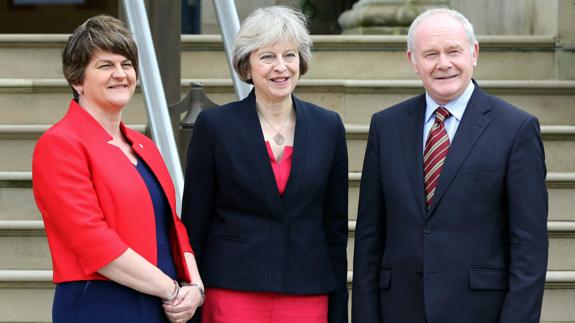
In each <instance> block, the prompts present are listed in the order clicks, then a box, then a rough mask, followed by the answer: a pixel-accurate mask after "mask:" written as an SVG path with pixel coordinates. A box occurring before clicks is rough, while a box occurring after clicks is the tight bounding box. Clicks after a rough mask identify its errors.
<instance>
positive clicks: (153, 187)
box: [136, 158, 177, 279]
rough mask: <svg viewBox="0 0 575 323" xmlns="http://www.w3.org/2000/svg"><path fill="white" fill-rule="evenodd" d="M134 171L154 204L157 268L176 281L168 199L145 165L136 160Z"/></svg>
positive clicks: (139, 159) (170, 212)
mask: <svg viewBox="0 0 575 323" xmlns="http://www.w3.org/2000/svg"><path fill="white" fill-rule="evenodd" d="M136 169H137V170H138V172H139V173H140V176H142V179H143V180H144V182H146V186H147V187H148V191H149V192H150V197H151V198H152V203H153V204H154V214H155V216H156V243H157V244H158V248H157V249H158V268H160V269H161V270H162V271H163V272H164V273H165V274H166V275H168V276H170V277H172V279H176V276H177V271H176V265H175V262H174V258H173V256H172V250H171V248H170V239H169V234H170V228H171V227H172V216H171V214H172V211H171V209H170V204H169V203H168V199H167V198H166V195H165V194H164V190H163V189H162V186H161V185H160V182H159V181H158V180H157V178H156V176H155V175H154V173H153V172H152V170H151V169H150V167H148V165H146V163H145V162H144V161H143V160H142V159H141V158H138V164H137V165H136Z"/></svg>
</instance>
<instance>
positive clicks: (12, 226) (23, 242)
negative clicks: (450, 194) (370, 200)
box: [0, 220, 575, 270]
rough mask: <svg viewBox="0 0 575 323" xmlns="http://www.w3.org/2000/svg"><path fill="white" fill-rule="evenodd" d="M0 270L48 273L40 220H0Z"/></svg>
mask: <svg viewBox="0 0 575 323" xmlns="http://www.w3.org/2000/svg"><path fill="white" fill-rule="evenodd" d="M355 225H356V221H349V239H348V248H347V249H348V267H349V268H350V269H353V264H352V260H353V251H354V250H353V246H354V237H355ZM548 230H549V264H548V268H549V270H575V258H574V257H572V256H571V255H572V250H573V248H575V221H549V223H548ZM0 255H2V257H0V269H3V270H5V269H10V270H14V269H26V270H32V269H50V268H52V262H51V259H50V251H49V249H48V243H47V241H46V234H45V232H44V225H43V222H42V221H41V220H28V221H19V220H8V221H6V220H0Z"/></svg>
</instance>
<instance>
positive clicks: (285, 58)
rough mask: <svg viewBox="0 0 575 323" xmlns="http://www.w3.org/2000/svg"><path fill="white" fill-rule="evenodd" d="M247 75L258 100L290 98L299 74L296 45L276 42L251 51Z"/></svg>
mask: <svg viewBox="0 0 575 323" xmlns="http://www.w3.org/2000/svg"><path fill="white" fill-rule="evenodd" d="M248 76H249V78H251V79H252V81H253V83H254V87H255V91H256V96H257V98H258V101H259V100H262V101H263V102H279V101H283V100H286V99H290V98H291V94H292V92H293V90H294V89H295V86H296V84H297V81H298V80H299V76H300V74H299V53H298V50H297V47H296V45H295V44H293V43H282V42H278V43H275V44H273V45H270V46H267V47H263V48H260V49H258V50H255V51H253V52H252V53H251V54H250V69H249V73H248Z"/></svg>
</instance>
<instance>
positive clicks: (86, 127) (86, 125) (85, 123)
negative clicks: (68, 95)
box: [67, 100, 140, 146]
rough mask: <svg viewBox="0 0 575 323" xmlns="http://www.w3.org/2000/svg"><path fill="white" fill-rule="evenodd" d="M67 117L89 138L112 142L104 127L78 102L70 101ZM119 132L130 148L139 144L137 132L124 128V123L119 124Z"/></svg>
mask: <svg viewBox="0 0 575 323" xmlns="http://www.w3.org/2000/svg"><path fill="white" fill-rule="evenodd" d="M67 116H68V117H69V118H71V119H73V120H74V121H75V123H76V124H77V126H78V128H79V129H81V132H82V133H89V134H90V137H92V138H94V139H96V140H98V141H103V142H108V141H110V140H112V136H110V134H109V133H108V132H107V131H106V129H104V127H102V125H100V123H98V121H96V119H94V117H92V116H91V115H90V114H89V113H88V112H86V110H84V109H83V108H82V106H80V104H78V102H76V101H74V100H71V101H70V107H69V109H68V113H67ZM120 131H121V132H122V133H123V134H124V136H126V138H127V139H128V141H129V142H130V143H131V144H132V146H135V145H136V144H140V141H139V140H138V136H137V135H136V133H137V132H136V131H135V130H132V129H130V128H128V127H126V125H125V124H124V122H120Z"/></svg>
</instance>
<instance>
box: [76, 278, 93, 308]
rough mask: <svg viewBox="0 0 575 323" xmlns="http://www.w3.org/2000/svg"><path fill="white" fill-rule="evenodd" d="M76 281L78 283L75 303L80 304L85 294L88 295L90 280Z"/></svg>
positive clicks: (84, 298)
mask: <svg viewBox="0 0 575 323" xmlns="http://www.w3.org/2000/svg"><path fill="white" fill-rule="evenodd" d="M76 283H77V284H78V295H77V298H76V305H82V304H83V303H84V301H85V300H86V295H88V289H89V288H90V285H91V284H92V281H91V280H85V281H78V282H76ZM82 285H83V286H82Z"/></svg>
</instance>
